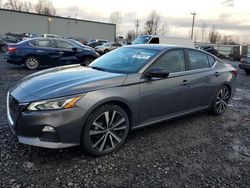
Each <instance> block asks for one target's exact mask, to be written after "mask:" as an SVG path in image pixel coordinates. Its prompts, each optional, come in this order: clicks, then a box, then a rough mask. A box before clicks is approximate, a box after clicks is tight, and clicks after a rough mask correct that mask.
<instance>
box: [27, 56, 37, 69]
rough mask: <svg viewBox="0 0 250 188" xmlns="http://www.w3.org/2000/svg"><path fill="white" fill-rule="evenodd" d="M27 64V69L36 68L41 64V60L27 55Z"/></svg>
mask: <svg viewBox="0 0 250 188" xmlns="http://www.w3.org/2000/svg"><path fill="white" fill-rule="evenodd" d="M25 66H26V68H27V69H30V70H34V69H37V68H38V66H39V60H38V59H37V58H36V57H32V56H31V57H27V58H26V59H25Z"/></svg>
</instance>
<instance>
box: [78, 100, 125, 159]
mask: <svg viewBox="0 0 250 188" xmlns="http://www.w3.org/2000/svg"><path fill="white" fill-rule="evenodd" d="M86 122H87V123H86V125H85V126H84V130H83V137H82V145H83V148H84V149H85V150H86V151H87V152H89V153H91V154H94V155H106V154H109V153H111V152H113V151H116V150H117V149H118V148H120V147H121V146H122V145H123V144H124V143H125V140H126V138H127V135H128V131H129V118H128V115H127V113H126V112H125V111H124V110H123V109H122V108H121V107H120V106H117V105H112V104H109V105H104V106H101V107H99V108H97V109H96V110H95V111H94V112H93V113H91V115H90V116H89V118H88V119H87V121H86Z"/></svg>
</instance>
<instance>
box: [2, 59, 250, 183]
mask: <svg viewBox="0 0 250 188" xmlns="http://www.w3.org/2000/svg"><path fill="white" fill-rule="evenodd" d="M231 63H232V62H231ZM232 64H233V65H235V66H236V67H237V62H235V63H232ZM31 73H32V71H28V70H25V69H24V68H22V67H15V66H12V65H6V64H5V63H3V62H2V61H1V60H0V88H1V89H0V105H1V108H0V159H1V160H0V187H15V188H20V187H234V188H235V187H250V115H249V112H250V95H249V93H250V76H247V75H245V73H244V72H243V71H241V70H239V75H238V86H237V89H236V94H235V96H234V98H233V99H232V100H231V102H230V107H229V109H228V110H227V112H226V113H224V114H223V115H222V116H211V115H208V114H207V113H199V114H196V115H193V116H190V117H186V118H182V119H178V120H174V121H171V122H167V123H161V124H158V125H156V126H152V127H149V128H145V129H141V130H138V131H134V132H132V133H131V134H130V136H129V138H128V140H127V143H126V144H125V146H124V147H122V148H121V149H120V150H119V151H118V152H116V153H114V154H111V155H108V156H103V157H93V156H90V155H88V154H86V153H85V152H83V151H81V150H80V148H79V147H74V148H70V149H62V150H50V149H42V148H37V147H32V146H26V145H22V144H18V143H17V141H16V140H15V139H14V136H13V135H12V133H11V131H10V129H9V128H8V125H7V119H6V102H5V98H6V92H7V90H8V89H9V88H10V87H11V86H12V85H14V84H15V83H16V82H17V81H18V80H19V79H20V78H22V77H24V76H26V75H28V74H31Z"/></svg>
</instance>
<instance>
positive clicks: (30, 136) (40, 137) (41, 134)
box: [7, 93, 83, 149]
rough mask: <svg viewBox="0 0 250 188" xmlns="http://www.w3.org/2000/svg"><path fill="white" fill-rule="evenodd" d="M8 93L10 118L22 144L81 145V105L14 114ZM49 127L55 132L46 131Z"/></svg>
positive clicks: (10, 124)
mask: <svg viewBox="0 0 250 188" xmlns="http://www.w3.org/2000/svg"><path fill="white" fill-rule="evenodd" d="M9 96H10V95H9V93H8V96H7V119H8V123H9V127H10V128H11V130H12V132H13V134H14V135H16V137H17V139H18V141H19V142H20V143H23V144H27V145H32V146H38V147H44V148H54V149H57V148H66V147H71V146H76V145H80V143H81V132H82V127H83V118H82V114H83V111H82V109H81V108H79V107H75V108H71V109H65V110H53V111H52V110H51V111H34V112H29V111H26V110H23V111H20V112H19V113H17V114H16V115H13V114H12V113H11V105H10V103H11V102H10V97H9ZM22 105H23V104H22ZM27 105H28V104H27ZM27 105H26V106H27ZM20 106H21V105H20ZM46 127H51V128H52V131H48V130H46V129H45V128H46Z"/></svg>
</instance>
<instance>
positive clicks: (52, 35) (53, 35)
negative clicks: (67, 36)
mask: <svg viewBox="0 0 250 188" xmlns="http://www.w3.org/2000/svg"><path fill="white" fill-rule="evenodd" d="M42 37H49V38H59V39H62V37H61V36H60V35H56V34H43V35H42Z"/></svg>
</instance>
